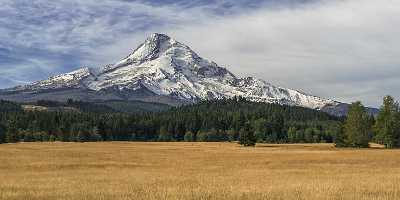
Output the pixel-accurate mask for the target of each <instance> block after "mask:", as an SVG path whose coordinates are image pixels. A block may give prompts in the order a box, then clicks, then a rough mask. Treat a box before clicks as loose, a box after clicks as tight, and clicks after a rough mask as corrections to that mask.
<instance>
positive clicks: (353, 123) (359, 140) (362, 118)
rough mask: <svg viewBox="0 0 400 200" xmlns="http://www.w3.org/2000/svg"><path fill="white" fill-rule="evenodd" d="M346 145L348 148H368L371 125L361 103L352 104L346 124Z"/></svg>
mask: <svg viewBox="0 0 400 200" xmlns="http://www.w3.org/2000/svg"><path fill="white" fill-rule="evenodd" d="M343 128H344V132H343V134H344V144H345V146H348V147H368V146H369V145H368V142H369V140H370V138H369V135H370V132H371V124H370V123H369V116H368V114H367V112H366V111H365V108H364V106H363V105H362V104H361V102H359V101H358V102H355V103H352V104H351V105H350V106H349V113H348V115H347V119H346V121H345V123H344V127H343Z"/></svg>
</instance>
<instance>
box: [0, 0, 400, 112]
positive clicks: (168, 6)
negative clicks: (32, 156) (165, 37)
mask: <svg viewBox="0 0 400 200" xmlns="http://www.w3.org/2000/svg"><path fill="white" fill-rule="evenodd" d="M188 2H189V3H188ZM399 27H400V2H399V1H395V0H384V1H374V0H347V1H343V0H330V1H323V0H321V1H304V0H303V1H300V0H297V1H295V0H291V1H290V0H287V1H277V0H275V1H273V0H270V1H260V0H247V1H223V0H222V1H176V0H175V1H157V0H152V1H116V0H104V1H93V0H87V1H77V0H71V1H66V0H60V1H57V2H53V1H45V0H34V1H23V0H16V1H8V0H0V35H2V37H1V38H0V87H8V86H13V85H16V84H21V83H25V82H29V81H33V80H36V79H43V78H46V77H47V76H48V75H52V74H56V73H60V72H67V71H70V70H72V69H76V68H78V67H80V66H82V65H88V66H97V65H103V64H107V63H113V62H115V61H117V60H118V59H120V58H121V57H124V56H125V55H127V54H129V53H130V51H132V50H133V49H134V48H135V47H136V46H137V45H139V43H140V42H142V41H143V40H144V39H145V38H146V37H147V35H148V34H150V33H152V32H163V33H167V34H169V35H171V36H172V37H175V38H176V39H177V40H178V41H182V42H183V43H186V44H188V45H189V46H191V47H192V48H193V50H195V51H196V52H198V53H199V54H200V55H202V56H203V57H205V58H209V59H210V60H213V61H215V62H217V63H218V64H220V65H222V66H225V67H227V68H228V69H230V70H231V71H233V72H234V73H236V74H238V75H241V76H256V77H258V78H262V79H265V80H266V81H268V82H271V83H273V84H275V85H279V86H283V87H289V88H294V89H298V90H302V91H305V92H307V93H311V94H314V95H318V96H322V97H327V98H333V99H336V100H340V101H344V102H351V101H355V100H362V101H363V102H364V103H365V104H366V105H370V106H377V105H379V104H380V101H381V100H380V99H381V98H382V96H384V95H386V94H391V95H393V96H395V97H397V98H399V97H400V78H399V77H400V56H399V55H400V37H398V36H399V35H400V28H399Z"/></svg>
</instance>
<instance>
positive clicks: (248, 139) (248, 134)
mask: <svg viewBox="0 0 400 200" xmlns="http://www.w3.org/2000/svg"><path fill="white" fill-rule="evenodd" d="M239 144H241V145H243V146H245V147H248V146H255V145H256V137H255V136H254V132H253V130H252V129H251V126H250V123H249V122H246V123H245V124H244V127H243V128H242V129H240V131H239Z"/></svg>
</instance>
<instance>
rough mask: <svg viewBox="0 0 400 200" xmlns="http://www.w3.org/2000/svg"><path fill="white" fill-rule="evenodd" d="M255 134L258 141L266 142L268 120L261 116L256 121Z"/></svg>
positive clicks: (254, 125) (254, 124)
mask: <svg viewBox="0 0 400 200" xmlns="http://www.w3.org/2000/svg"><path fill="white" fill-rule="evenodd" d="M253 127H254V135H255V137H256V140H257V142H264V141H265V140H266V138H267V120H266V119H264V118H260V119H257V120H255V121H254V123H253Z"/></svg>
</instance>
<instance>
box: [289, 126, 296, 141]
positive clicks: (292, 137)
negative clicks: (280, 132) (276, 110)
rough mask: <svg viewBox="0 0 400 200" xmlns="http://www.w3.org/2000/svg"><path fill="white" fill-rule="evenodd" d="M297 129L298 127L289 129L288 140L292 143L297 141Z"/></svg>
mask: <svg viewBox="0 0 400 200" xmlns="http://www.w3.org/2000/svg"><path fill="white" fill-rule="evenodd" d="M296 133H297V129H296V127H290V128H289V130H288V131H287V135H288V140H289V142H290V143H296V142H297V135H296Z"/></svg>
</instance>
